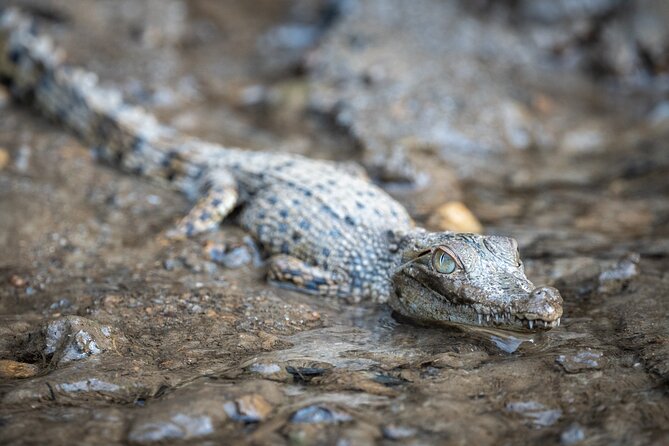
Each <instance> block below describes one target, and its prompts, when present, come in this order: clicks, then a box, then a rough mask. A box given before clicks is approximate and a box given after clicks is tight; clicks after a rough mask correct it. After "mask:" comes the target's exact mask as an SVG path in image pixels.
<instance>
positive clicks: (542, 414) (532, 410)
mask: <svg viewBox="0 0 669 446" xmlns="http://www.w3.org/2000/svg"><path fill="white" fill-rule="evenodd" d="M506 410H508V411H509V412H515V413H519V414H521V415H522V416H523V417H525V418H529V419H530V420H531V422H532V424H534V425H535V426H538V427H547V426H552V425H553V424H555V423H556V422H557V420H559V419H560V417H561V416H562V411H561V410H559V409H548V408H547V407H546V406H544V405H543V404H541V403H538V402H536V401H518V402H513V403H508V404H507V405H506Z"/></svg>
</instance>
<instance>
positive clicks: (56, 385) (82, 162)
mask: <svg viewBox="0 0 669 446" xmlns="http://www.w3.org/2000/svg"><path fill="white" fill-rule="evenodd" d="M6 3H21V4H23V5H24V6H25V5H29V6H31V7H32V8H33V10H34V11H35V12H36V13H38V14H39V16H40V17H41V20H42V24H43V26H44V27H45V28H46V29H47V30H48V31H49V32H50V33H52V34H53V35H55V36H56V37H57V38H58V40H59V41H60V42H61V43H62V44H63V45H64V46H65V47H66V48H67V49H68V51H69V53H70V55H71V58H72V60H74V61H75V62H76V63H78V64H82V65H85V66H87V67H88V68H90V69H92V70H95V71H96V72H98V73H99V74H100V77H101V78H102V79H103V80H105V81H106V82H108V83H110V84H111V85H113V86H115V87H117V88H119V89H121V90H122V91H123V92H124V93H125V94H126V95H127V96H128V97H129V98H130V99H131V100H132V101H134V102H137V103H141V104H143V105H145V106H147V107H149V108H151V109H153V110H155V111H156V113H157V114H158V115H159V116H160V118H161V119H163V120H164V121H166V122H168V123H170V124H171V125H174V126H177V127H178V128H180V129H182V130H184V131H188V132H189V133H192V134H195V135H197V136H200V137H202V138H205V139H210V140H215V141H218V142H221V143H225V144H231V145H232V144H234V145H241V146H244V147H251V148H254V149H265V150H285V151H290V152H297V153H304V154H307V155H310V156H318V157H326V158H333V159H339V160H349V159H354V160H357V161H359V162H363V163H365V165H366V167H368V169H370V172H371V173H372V174H374V175H375V176H376V178H377V179H381V180H388V179H389V178H387V177H386V176H384V175H386V174H388V172H386V171H384V169H383V166H379V161H378V160H379V159H384V160H386V161H387V163H388V164H389V165H392V164H393V163H394V162H399V163H400V164H402V163H403V161H402V157H401V156H399V155H397V156H398V157H399V158H398V159H400V161H396V160H395V161H394V159H395V158H393V156H395V155H393V154H392V153H390V152H393V150H394V149H393V148H394V147H395V148H397V147H400V148H401V149H402V150H401V151H403V153H404V154H405V155H406V157H407V158H408V159H409V160H410V161H411V162H412V163H414V164H415V165H416V169H417V170H419V171H420V172H421V173H422V174H423V178H429V182H428V183H427V185H426V186H424V187H423V188H422V189H421V188H418V189H416V188H414V189H412V188H411V187H407V185H406V184H404V185H402V184H390V185H387V186H388V187H389V190H391V192H392V193H393V194H395V195H396V196H397V197H398V199H399V200H400V201H402V203H404V204H405V205H406V206H407V207H408V208H409V209H410V210H411V212H412V214H413V216H414V217H415V218H416V219H417V221H419V222H420V223H421V224H427V223H428V221H430V215H431V213H432V211H433V210H434V209H435V208H436V207H437V206H438V205H440V204H442V203H444V202H447V201H451V200H461V201H463V202H464V203H465V204H466V205H467V206H468V207H469V208H470V209H471V210H472V211H473V212H474V214H476V215H477V216H478V217H479V218H480V220H481V222H482V223H483V225H484V228H485V230H486V231H487V232H489V233H500V234H508V235H512V236H514V237H516V238H517V239H518V241H519V244H520V247H521V253H522V255H523V257H524V260H525V264H526V271H527V273H528V276H529V277H530V278H531V279H532V280H533V281H534V282H535V283H536V284H543V283H546V284H550V285H553V286H556V287H558V288H559V289H560V290H561V292H562V295H563V297H564V299H565V316H564V317H563V319H562V323H561V325H560V327H558V328H556V329H553V330H551V331H549V332H546V333H541V334H533V335H527V334H517V333H511V334H509V333H504V332H498V331H494V330H490V329H482V328H475V329H460V328H456V327H424V326H418V325H415V324H412V323H408V322H407V321H400V320H397V319H395V318H394V317H393V315H392V313H391V311H390V309H389V308H388V307H386V306H383V305H373V304H372V303H363V304H360V305H350V304H347V303H345V302H340V301H336V300H332V299H319V298H314V297H311V296H304V295H301V294H297V293H293V292H290V291H286V290H281V289H277V288H273V287H270V286H268V285H266V284H265V283H264V281H263V268H262V265H257V264H254V262H253V261H252V259H253V258H254V256H255V253H253V252H252V250H251V248H249V246H248V243H247V242H246V240H245V236H246V235H245V234H244V233H243V231H241V230H240V229H238V228H236V227H235V226H234V224H232V223H226V224H224V225H223V227H222V230H221V231H220V232H217V233H214V234H209V235H206V236H203V237H202V238H200V239H198V240H192V241H184V242H177V243H173V244H169V245H166V244H164V243H162V242H161V238H160V237H159V236H160V234H161V232H162V231H164V230H166V229H168V228H169V227H170V225H171V224H172V222H173V221H174V220H176V219H177V218H178V217H179V216H180V215H182V213H183V212H185V211H186V209H187V208H188V204H187V203H186V201H185V200H184V199H183V198H182V197H179V196H177V195H176V194H174V193H172V192H170V191H167V190H164V189H162V188H160V187H158V186H156V185H153V184H151V183H147V182H146V181H144V180H142V179H139V178H135V177H131V176H127V175H123V174H120V173H118V172H116V171H113V170H111V169H109V168H106V167H104V166H100V165H97V164H95V163H94V162H93V160H92V158H91V155H90V154H89V152H88V150H87V148H85V147H82V145H81V144H80V143H79V142H78V141H77V140H76V139H75V138H73V137H72V136H71V135H69V134H67V133H65V132H64V131H63V130H62V129H60V128H59V127H58V126H55V125H52V124H49V123H48V122H46V121H45V120H44V119H42V118H41V117H40V116H39V115H37V114H35V113H34V112H33V111H32V110H30V109H27V108H25V107H23V106H18V105H16V104H12V103H9V102H7V101H5V102H4V103H3V100H2V95H0V104H1V105H0V107H1V108H0V112H1V113H2V115H1V116H2V117H1V118H0V151H2V152H1V153H4V155H2V156H0V162H2V160H3V159H5V161H4V162H2V163H1V166H0V247H2V248H1V249H0V281H1V282H0V283H2V285H1V286H0V360H11V361H16V362H18V363H20V364H23V366H21V367H23V368H21V369H17V368H16V367H19V366H16V363H12V364H14V365H13V366H11V367H10V366H9V365H7V364H9V363H0V370H1V371H2V372H3V373H4V375H3V376H2V377H0V401H1V403H0V442H2V443H11V444H34V443H45V442H48V443H50V444H72V443H75V442H80V443H86V444H126V443H129V442H130V443H155V442H163V443H165V442H168V443H169V442H176V443H200V442H211V443H220V442H229V443H238V442H248V443H256V444H356V445H357V444H374V443H379V444H537V443H539V442H541V443H546V444H589V445H591V444H664V443H665V442H667V441H668V438H669V437H667V435H668V433H669V431H668V426H669V401H668V400H667V382H668V380H667V377H668V376H669V365H668V364H669V347H667V346H668V345H669V344H668V343H667V339H668V336H669V320H668V317H667V316H668V315H669V297H668V296H669V275H668V274H667V270H668V268H669V261H668V260H667V259H668V256H669V229H668V228H669V226H668V225H667V222H669V182H668V181H667V173H669V155H667V154H668V153H669V152H667V150H666V144H667V141H669V117H667V116H666V114H665V115H662V113H661V111H662V108H661V105H662V104H663V103H666V100H667V98H666V94H665V93H662V91H664V90H662V85H661V84H653V83H652V82H650V83H648V84H644V86H643V88H637V87H636V86H634V85H629V84H630V82H629V80H628V79H627V78H624V77H621V78H618V79H614V80H610V79H609V80H605V79H596V80H593V77H592V76H591V73H590V72H588V71H587V70H581V69H578V68H576V67H574V66H571V65H569V63H568V62H569V60H567V61H564V60H557V61H556V60H553V59H551V58H550V57H547V56H546V55H545V54H546V53H545V51H544V49H542V48H538V47H536V46H534V45H532V44H529V43H528V42H529V41H530V40H528V39H525V38H524V36H525V35H526V33H534V32H536V29H533V28H532V27H531V26H529V25H527V23H525V24H523V22H522V21H521V22H519V23H516V25H515V26H511V24H510V22H509V21H507V20H506V19H505V18H504V17H505V15H504V14H505V13H504V9H503V8H502V9H499V10H497V9H495V8H491V9H488V10H486V11H484V12H481V11H478V10H477V9H476V8H470V7H467V8H460V7H457V6H454V5H456V4H455V3H449V2H436V1H435V2H432V1H427V0H426V1H421V2H416V4H415V5H413V6H412V7H411V8H408V9H410V11H407V7H405V6H401V5H400V4H397V3H393V2H391V1H389V0H388V1H386V2H373V1H370V2H363V3H361V4H362V6H360V5H358V6H355V5H353V6H352V7H355V8H361V9H354V11H355V13H350V12H349V15H346V14H345V11H343V14H342V15H340V16H339V18H338V19H337V20H338V21H335V22H333V23H330V21H329V20H331V19H332V17H331V18H327V17H329V16H328V13H327V11H326V12H325V13H324V12H323V11H324V9H323V4H321V3H319V2H317V1H313V2H311V1H293V2H290V1H287V0H286V1H283V0H282V1H280V2H276V1H267V2H261V3H260V4H255V5H254V7H249V6H248V5H246V3H244V2H216V4H214V3H213V2H206V1H193V2H188V3H185V2H180V1H167V2H166V1H161V2H152V1H146V2H136V1H134V0H133V1H130V0H128V1H121V2H114V4H113V5H112V3H108V2H99V3H95V4H91V3H89V2H83V3H82V2H79V1H68V2H49V1H46V0H43V1H38V0H31V1H29V2H6ZM84 3H85V4H86V5H85V7H84V6H82V5H83V4H84ZM400 3H401V2H400ZM521 3H522V2H519V4H521ZM603 3H605V2H603ZM500 8H501V7H500ZM326 9H327V8H326ZM484 9H485V8H484ZM495 11H497V12H495ZM446 13H448V14H447V15H445V14H446ZM330 14H331V12H330ZM498 14H499V15H498ZM443 17H447V18H448V20H447V22H448V24H449V26H448V27H446V26H441V25H440V24H441V23H442V22H441V19H440V18H443ZM444 20H446V19H444ZM389 23H391V24H394V25H393V26H389V25H388V24H389ZM330 25H332V26H331V27H330ZM518 26H520V29H517V28H516V27H518ZM523 26H528V28H527V29H525V28H523ZM530 28H532V29H530ZM389 29H392V30H393V31H392V33H393V35H394V36H395V37H394V38H389V36H388V33H389ZM267 36H274V37H273V38H272V39H268V37H267ZM277 36H279V37H277ZM281 36H283V37H281ZM458 36H468V38H467V39H461V38H458ZM439 42H441V43H443V42H448V43H449V45H441V44H438V43H439ZM565 51H566V52H569V51H576V52H577V53H576V55H577V56H578V54H580V53H578V51H587V49H586V48H582V49H578V48H576V49H574V48H571V49H569V48H568V49H566V50H565ZM496 54H497V55H498V56H499V57H495V55H496ZM551 54H552V53H551ZM500 55H501V56H500ZM502 56H503V57H502ZM567 56H568V55H567ZM567 56H565V57H567ZM304 57H306V59H307V60H306V62H301V61H303V58H304ZM301 58H302V59H301ZM389 58H390V60H392V61H393V63H392V64H391V63H389V62H387V61H388V60H389ZM140 61H141V63H140ZM231 61H232V62H231ZM454 61H456V62H457V63H455V62H454ZM416 67H421V69H420V70H418V69H416ZM510 73H511V74H510ZM361 79H362V80H361ZM631 83H632V84H634V83H633V82H631ZM663 95H664V96H663ZM663 101H664V102H663ZM658 110H659V111H658ZM663 116H664V117H663ZM524 141H525V142H527V141H530V142H528V143H527V144H525V142H524ZM3 156H4V157H5V158H2V157H3ZM386 167H387V166H386ZM391 167H392V166H391ZM388 170H393V169H390V168H389V169H388ZM217 247H232V248H233V249H229V250H228V251H229V252H231V254H230V257H229V258H226V259H224V260H225V261H224V262H223V263H226V264H227V265H228V266H230V267H232V266H234V268H230V267H223V266H221V265H219V264H217V263H214V262H213V261H211V260H209V257H208V255H209V254H208V253H211V252H212V250H216V249H218V248H217ZM216 252H219V251H216ZM73 317H74V318H73ZM50 321H56V322H57V323H58V324H60V325H57V327H60V328H62V329H63V330H72V331H71V333H75V334H76V333H79V332H80V331H81V332H82V333H85V334H88V335H87V336H79V337H78V338H77V336H76V335H75V336H72V339H70V340H69V341H68V342H69V343H68V344H67V346H68V348H69V350H67V351H68V352H70V353H72V352H75V353H76V352H78V354H81V355H83V356H86V358H85V359H81V360H72V358H75V357H76V355H73V354H69V355H65V354H63V355H54V356H53V357H52V356H50V355H45V354H44V351H43V344H44V343H45V342H46V341H45V340H44V339H42V338H41V337H40V336H42V335H41V334H40V333H41V332H42V328H43V327H45V326H46V325H47V324H48V323H49V322H50ZM63 327H64V328H63ZM67 327H74V328H71V329H70V328H67ZM68 339H69V338H68ZM70 341H71V342H70ZM92 341H94V342H95V344H92V343H91V342H92ZM98 351H104V353H102V354H95V353H96V352H98ZM3 364H4V365H3ZM12 367H14V368H12ZM21 374H23V375H21ZM19 375H21V376H24V377H19Z"/></svg>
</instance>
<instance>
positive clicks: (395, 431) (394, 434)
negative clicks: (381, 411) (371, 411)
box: [383, 424, 416, 440]
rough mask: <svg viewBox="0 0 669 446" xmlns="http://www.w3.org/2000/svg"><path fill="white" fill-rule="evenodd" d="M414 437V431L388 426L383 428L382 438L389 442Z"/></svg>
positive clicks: (407, 428)
mask: <svg viewBox="0 0 669 446" xmlns="http://www.w3.org/2000/svg"><path fill="white" fill-rule="evenodd" d="M414 435H416V429H414V428H411V427H405V426H396V425H394V424H389V425H388V426H384V427H383V436H384V437H386V438H387V439H389V440H402V439H405V438H410V437H413V436H414Z"/></svg>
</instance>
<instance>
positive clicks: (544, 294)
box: [531, 286, 562, 305]
mask: <svg viewBox="0 0 669 446" xmlns="http://www.w3.org/2000/svg"><path fill="white" fill-rule="evenodd" d="M531 296H532V297H534V298H539V299H542V300H546V301H548V302H551V303H554V304H560V305H561V304H562V296H561V295H560V292H559V291H558V290H557V289H556V288H553V287H552V286H540V287H537V288H535V289H534V290H532V293H531Z"/></svg>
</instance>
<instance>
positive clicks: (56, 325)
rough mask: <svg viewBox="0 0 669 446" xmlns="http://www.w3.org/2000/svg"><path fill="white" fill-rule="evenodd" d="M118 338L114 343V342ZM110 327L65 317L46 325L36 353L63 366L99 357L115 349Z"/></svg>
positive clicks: (79, 318) (82, 319)
mask: <svg viewBox="0 0 669 446" xmlns="http://www.w3.org/2000/svg"><path fill="white" fill-rule="evenodd" d="M117 338H118V339H117ZM117 338H112V330H111V328H110V327H107V326H102V325H100V324H99V323H98V322H96V321H93V320H90V319H86V318H83V317H80V316H65V317H61V318H58V319H55V320H52V321H50V322H49V323H47V324H46V325H45V326H44V327H43V329H42V332H41V336H38V338H37V341H36V342H37V343H38V344H41V345H38V346H37V347H38V348H37V349H38V350H39V351H41V352H42V353H43V354H44V355H45V356H52V357H53V359H52V363H53V364H65V363H68V362H71V361H79V360H81V359H85V358H88V357H89V356H95V355H99V354H102V353H104V352H106V351H109V350H112V349H114V348H115V346H118V341H120V339H121V337H117Z"/></svg>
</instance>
